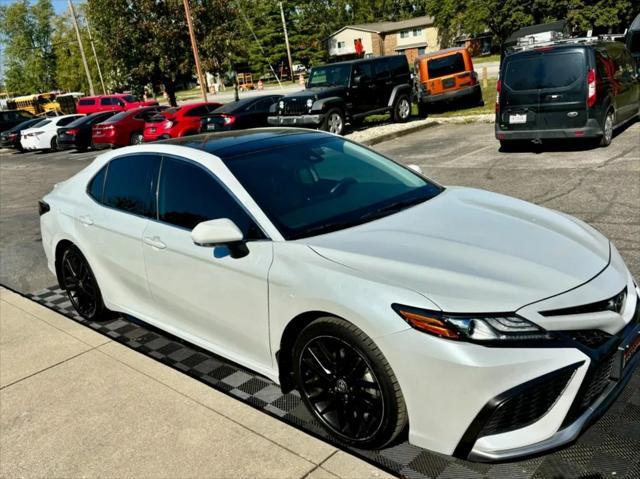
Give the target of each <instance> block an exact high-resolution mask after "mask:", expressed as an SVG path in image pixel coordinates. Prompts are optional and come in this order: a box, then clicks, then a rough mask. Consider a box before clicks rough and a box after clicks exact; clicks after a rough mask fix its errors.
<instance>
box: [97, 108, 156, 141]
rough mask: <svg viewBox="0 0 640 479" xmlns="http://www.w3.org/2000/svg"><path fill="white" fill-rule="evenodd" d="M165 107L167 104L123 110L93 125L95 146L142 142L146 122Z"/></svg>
mask: <svg viewBox="0 0 640 479" xmlns="http://www.w3.org/2000/svg"><path fill="white" fill-rule="evenodd" d="M165 108H166V106H147V107H142V108H136V109H135V110H127V111H121V112H120V113H116V114H115V115H113V116H112V117H111V118H109V119H108V120H105V121H103V122H102V123H98V124H97V125H93V128H92V130H91V143H92V145H93V147H94V148H109V147H111V148H113V147H116V146H127V145H137V144H140V143H142V131H143V130H144V124H145V122H146V121H148V120H149V119H150V118H151V117H153V116H154V115H157V114H158V113H159V112H160V111H162V110H164V109H165Z"/></svg>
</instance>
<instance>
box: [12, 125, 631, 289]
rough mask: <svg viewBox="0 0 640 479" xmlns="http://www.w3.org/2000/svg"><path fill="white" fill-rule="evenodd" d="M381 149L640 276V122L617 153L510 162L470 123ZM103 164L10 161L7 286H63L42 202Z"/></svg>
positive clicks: (531, 154) (558, 148) (555, 150)
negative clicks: (531, 206)
mask: <svg viewBox="0 0 640 479" xmlns="http://www.w3.org/2000/svg"><path fill="white" fill-rule="evenodd" d="M374 149H376V150H378V151H380V152H382V153H384V154H386V155H388V156H390V157H392V158H395V159H396V160H399V161H401V162H403V163H406V164H411V163H415V164H418V165H420V166H421V167H422V169H423V171H424V173H425V174H426V175H427V176H429V177H431V178H433V179H434V180H436V181H438V182H440V183H441V184H443V185H461V186H469V187H476V188H483V189H487V190H491V191H495V192H499V193H504V194H508V195H511V196H515V197H517V198H521V199H524V200H527V201H531V202H533V203H536V204H539V205H542V206H545V207H549V208H553V209H557V210H560V211H563V212H565V213H569V214H572V215H575V216H577V217H578V218H580V219H582V220H584V221H586V222H587V223H589V224H591V225H592V226H594V227H595V228H597V229H598V230H600V231H601V232H602V233H604V234H605V235H606V236H607V237H609V238H610V239H611V240H613V241H614V243H615V245H616V246H617V248H618V250H619V251H620V253H621V254H622V256H623V257H624V258H625V260H626V261H627V264H628V265H629V267H630V269H631V271H632V273H633V274H634V275H635V276H636V277H640V122H635V123H633V124H631V125H628V126H627V128H625V129H624V130H623V131H621V132H619V133H618V135H617V136H616V138H615V139H614V141H613V144H612V145H611V146H610V147H608V148H591V147H588V146H585V145H576V146H571V145H562V144H560V145H550V146H542V147H539V148H538V147H536V148H531V149H524V150H522V151H518V152H515V153H503V152H500V151H499V144H498V142H497V141H496V140H495V139H494V136H493V125H491V124H461V125H441V126H437V127H435V128H430V129H427V130H424V131H420V132H417V133H413V134H410V135H407V136H404V137H401V138H397V139H395V140H391V141H387V142H384V143H380V144H378V145H375V146H374ZM95 156H96V153H95V152H91V151H89V152H86V153H75V152H54V153H23V154H20V153H15V152H11V151H6V150H5V151H2V152H0V257H1V260H0V284H3V285H6V286H8V287H10V288H13V289H15V290H18V291H21V292H24V293H29V292H33V291H37V290H40V289H42V288H45V287H48V286H51V285H52V284H54V283H55V279H54V278H53V276H52V275H51V273H50V272H49V271H48V270H47V267H46V263H45V257H44V252H43V250H42V246H41V244H40V229H39V218H38V213H37V201H38V200H39V199H40V198H42V196H44V195H45V194H46V193H48V192H49V191H51V189H52V188H53V185H54V184H55V183H57V182H60V181H63V180H65V179H67V178H69V177H70V176H72V175H73V174H74V173H76V172H77V171H79V170H81V169H82V168H84V167H85V166H86V165H88V164H89V162H90V161H91V160H92V159H93V158H94V157H95ZM460 227H461V228H464V225H460Z"/></svg>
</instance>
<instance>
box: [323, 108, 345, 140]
mask: <svg viewBox="0 0 640 479" xmlns="http://www.w3.org/2000/svg"><path fill="white" fill-rule="evenodd" d="M322 129H323V130H324V131H328V132H330V133H335V134H336V135H342V133H343V132H344V113H342V110H340V109H339V108H333V109H331V110H329V111H328V112H327V114H326V115H325V117H324V121H323V122H322Z"/></svg>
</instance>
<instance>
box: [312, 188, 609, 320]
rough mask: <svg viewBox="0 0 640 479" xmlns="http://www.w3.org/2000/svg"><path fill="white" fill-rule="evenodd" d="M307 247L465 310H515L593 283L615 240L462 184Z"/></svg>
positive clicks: (453, 309) (315, 239) (560, 216)
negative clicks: (588, 282) (423, 201)
mask: <svg viewBox="0 0 640 479" xmlns="http://www.w3.org/2000/svg"><path fill="white" fill-rule="evenodd" d="M303 241H305V242H306V244H307V245H308V246H309V247H311V248H312V249H313V250H314V251H316V253H318V254H319V255H321V256H323V257H325V258H326V259H328V260H331V261H333V262H337V263H340V264H342V265H344V266H347V267H349V268H352V269H355V270H358V271H360V272H362V273H365V274H366V275H367V276H368V277H375V278H377V279H378V280H379V281H383V282H387V283H389V284H394V285H397V286H402V287H406V288H408V289H411V290H414V291H416V292H418V293H420V294H422V295H423V296H425V297H427V298H428V299H429V300H431V301H432V302H434V303H435V304H437V305H438V306H439V307H440V308H441V309H442V310H443V311H447V312H460V313H469V312H475V313H480V312H513V311H516V310H518V309H520V308H521V307H522V306H525V305H527V304H530V303H533V302H535V301H539V300H542V299H545V298H548V297H549V296H553V295H556V294H559V293H562V292H565V291H567V290H569V289H572V288H575V287H576V286H579V285H581V284H583V283H585V282H587V281H588V280H590V279H591V278H593V277H594V276H596V275H597V274H598V273H599V272H601V271H602V270H603V269H604V268H605V267H606V266H607V264H608V263H609V256H610V245H609V241H608V240H607V239H606V238H605V237H604V236H602V235H601V234H600V233H598V232H597V231H596V230H595V229H593V228H591V227H590V226H588V225H586V224H585V223H583V222H581V221H580V220H577V219H575V218H572V217H569V216H567V215H564V214H562V213H559V212H555V211H552V210H549V209H546V208H543V207H539V206H536V205H533V204H531V203H527V202H525V201H521V200H517V199H514V198H510V197H507V196H503V195H499V194H495V193H490V192H487V191H482V190H475V189H469V188H457V187H451V188H448V189H446V190H445V191H444V192H442V193H441V194H440V195H438V196H437V197H435V198H433V199H431V200H429V201H427V202H425V203H422V204H420V205H417V206H414V207H412V208H408V209H406V210H404V211H401V212H399V213H396V214H394V215H391V216H387V217H384V218H381V219H379V220H376V221H372V222H369V223H365V224H362V225H359V226H356V227H353V228H348V229H345V230H341V231H337V232H333V233H329V234H326V235H321V236H316V237H312V238H306V239H305V240H303Z"/></svg>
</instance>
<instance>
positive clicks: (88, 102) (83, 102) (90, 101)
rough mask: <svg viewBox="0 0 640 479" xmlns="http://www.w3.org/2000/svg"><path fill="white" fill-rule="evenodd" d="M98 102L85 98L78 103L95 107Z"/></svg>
mask: <svg viewBox="0 0 640 479" xmlns="http://www.w3.org/2000/svg"><path fill="white" fill-rule="evenodd" d="M95 103H96V101H95V100H94V99H93V98H91V99H90V98H85V99H83V100H80V101H79V102H78V105H94V104H95Z"/></svg>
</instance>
